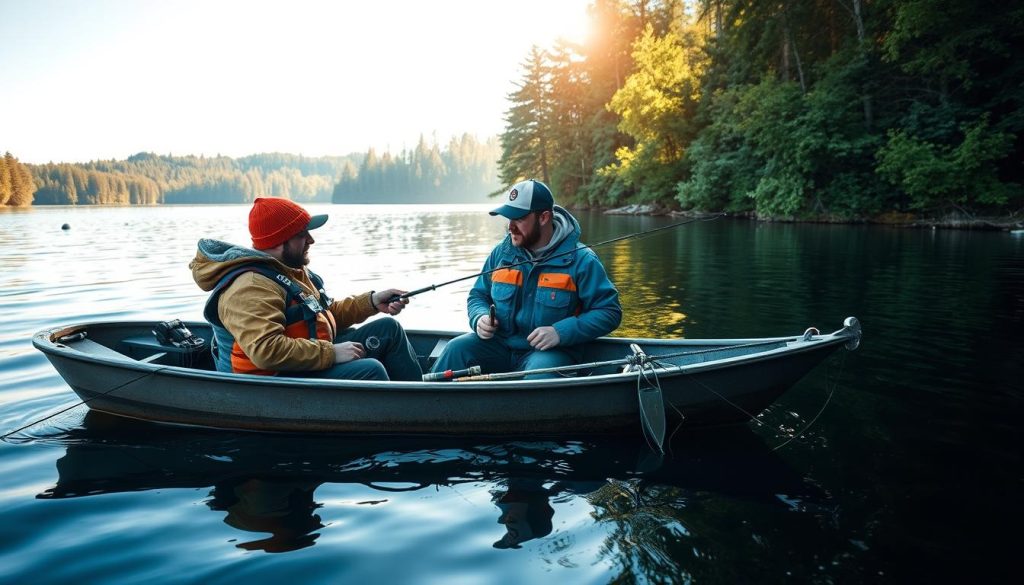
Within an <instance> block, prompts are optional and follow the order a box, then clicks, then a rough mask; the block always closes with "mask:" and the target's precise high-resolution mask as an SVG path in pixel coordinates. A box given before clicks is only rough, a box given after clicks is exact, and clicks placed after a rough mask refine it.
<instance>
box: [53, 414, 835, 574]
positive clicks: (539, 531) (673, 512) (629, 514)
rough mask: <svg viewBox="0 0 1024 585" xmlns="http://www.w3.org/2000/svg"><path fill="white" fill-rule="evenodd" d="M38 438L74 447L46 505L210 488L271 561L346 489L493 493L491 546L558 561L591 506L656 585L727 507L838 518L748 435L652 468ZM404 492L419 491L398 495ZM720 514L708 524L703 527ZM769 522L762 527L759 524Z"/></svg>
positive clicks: (597, 447) (507, 452)
mask: <svg viewBox="0 0 1024 585" xmlns="http://www.w3.org/2000/svg"><path fill="white" fill-rule="evenodd" d="M36 440H37V441H40V440H46V441H58V442H59V443H61V444H63V445H64V446H65V449H66V453H65V455H64V457H62V458H60V459H59V460H58V461H57V471H58V473H59V477H58V479H57V482H56V484H55V485H53V486H52V487H51V488H49V489H47V490H46V491H44V492H43V493H41V494H39V495H38V496H37V497H38V498H41V499H55V498H74V497H93V496H96V495H100V494H108V493H119V492H127V491H139V490H164V491H165V490H167V489H170V488H192V489H194V488H201V487H209V486H212V490H211V491H210V492H209V499H208V500H206V501H205V504H206V505H207V506H208V507H209V508H210V509H211V510H214V511H217V512H219V513H223V514H224V522H225V523H226V524H227V525H229V526H231V527H233V528H235V529H237V530H238V531H239V532H240V533H242V534H245V535H246V536H245V537H244V538H242V539H240V540H241V542H240V543H238V544H235V545H234V546H237V547H239V548H242V549H245V550H258V551H265V552H273V553H280V552H287V551H293V550H298V549H302V548H306V547H310V546H313V545H314V544H316V542H317V541H318V539H319V538H320V537H321V535H322V534H323V532H324V531H325V530H330V529H337V528H338V527H339V526H340V525H342V524H343V523H342V522H337V521H333V522H325V521H324V520H323V515H324V513H325V512H328V513H333V514H335V515H336V514H337V513H338V510H336V509H335V510H331V509H330V507H329V506H331V505H332V504H327V506H328V507H327V508H325V507H324V506H325V504H323V503H321V502H318V501H317V498H316V491H317V490H318V489H321V488H322V487H323V486H325V485H337V484H347V485H351V486H353V487H356V488H358V489H359V490H361V491H365V490H367V489H371V490H375V491H379V492H382V497H380V498H378V499H376V500H375V501H376V502H378V503H383V502H388V501H393V500H394V499H395V498H398V499H401V498H402V497H404V496H403V495H402V494H403V492H415V493H416V494H417V495H416V496H415V497H416V499H417V500H429V499H430V498H431V497H432V496H434V495H435V494H436V492H437V490H438V489H439V488H441V487H453V486H457V485H466V486H475V487H477V488H483V489H485V490H486V492H487V493H489V494H490V499H491V503H492V504H493V507H492V508H489V509H484V510H481V509H480V508H474V510H475V512H476V513H477V514H479V513H484V514H487V515H491V514H493V516H491V518H492V520H491V522H496V523H497V524H498V525H500V527H501V532H496V533H495V534H494V536H493V537H491V539H490V542H491V543H492V548H495V549H519V548H523V547H524V546H525V545H526V544H527V543H543V544H539V545H538V548H539V552H540V553H541V554H542V555H548V554H551V555H554V556H553V557H552V558H551V559H550V560H551V561H552V562H556V561H557V558H558V557H559V556H561V555H563V554H565V553H564V551H561V550H560V549H561V548H562V547H564V546H568V545H567V544H566V543H565V542H564V539H565V536H566V534H565V533H560V532H559V530H558V529H556V528H555V527H557V526H559V525H560V523H559V521H558V519H559V514H560V513H568V512H569V511H571V510H572V508H573V506H576V505H579V504H580V503H583V504H585V505H587V506H589V507H590V509H591V511H590V513H589V515H590V516H591V517H592V518H593V519H594V520H596V522H597V523H598V524H597V525H598V526H601V527H602V528H603V530H604V531H605V532H606V537H605V538H604V544H603V546H602V551H601V552H600V554H599V555H598V556H604V557H606V558H607V559H608V560H609V561H610V562H611V563H612V564H613V565H614V566H617V567H620V568H622V570H623V571H624V572H623V575H628V574H630V571H634V570H639V571H640V573H635V574H641V573H643V574H647V575H648V576H649V577H651V578H655V577H656V576H657V575H659V574H664V571H665V570H666V569H671V570H672V571H674V573H673V574H678V572H677V571H679V570H682V569H683V568H684V567H682V566H681V565H679V560H680V555H679V553H678V551H677V550H676V549H678V548H679V547H680V546H683V547H684V548H686V547H689V548H694V547H696V549H699V548H700V547H702V546H705V545H704V544H701V543H702V542H704V541H703V540H702V539H703V538H706V537H707V535H708V534H713V535H714V534H716V533H720V528H718V527H717V525H716V521H715V520H714V518H715V517H718V516H719V514H721V513H723V511H721V510H717V511H716V510H714V507H715V506H721V507H722V508H723V509H727V508H730V507H733V506H737V505H742V504H738V503H737V502H751V503H752V504H751V505H752V506H753V507H752V508H751V509H752V510H758V509H761V508H763V507H764V506H768V507H769V508H771V509H776V510H778V511H780V512H792V511H794V510H795V509H796V505H795V504H794V503H793V502H803V503H806V502H818V504H816V505H817V507H818V509H822V508H825V507H827V503H826V502H825V500H827V498H825V496H824V495H823V494H821V493H820V492H818V491H817V490H816V489H814V488H813V487H812V486H809V485H808V484H807V483H806V482H804V481H803V478H801V477H799V476H798V475H796V474H795V473H794V472H793V471H792V470H791V469H790V468H789V467H788V466H787V465H786V464H785V463H783V462H782V461H781V460H780V459H778V458H777V457H776V456H775V454H774V453H773V452H771V451H770V450H768V449H767V448H766V447H765V446H764V444H763V443H762V442H761V441H760V440H759V439H758V438H757V437H756V436H755V435H753V434H752V433H751V432H750V431H749V430H747V429H746V428H743V427H740V428H738V429H727V430H721V431H709V430H705V431H703V432H701V433H700V434H699V435H686V436H680V437H677V441H676V443H675V445H674V446H673V449H674V452H673V453H670V454H669V455H667V456H666V457H665V458H664V460H661V459H657V458H652V457H651V456H650V452H649V451H648V450H647V447H646V445H645V444H644V443H643V441H642V440H639V439H636V440H634V439H631V438H625V437H608V438H586V439H585V440H577V441H554V440H552V441H546V440H536V441H515V442H504V441H494V440H480V439H470V438H464V439H451V438H433V437H364V438H336V437H324V438H318V439H317V440H316V441H310V440H309V438H308V437H305V436H301V435H297V436H291V435H259V434H252V435H237V434H234V433H221V432H217V431H204V430H200V429H178V428H174V427H165V426H160V425H152V424H147V423H142V422H136V421H128V420H123V419H118V418H115V417H110V416H107V415H103V414H101V413H95V412H90V413H89V414H88V415H87V416H86V418H85V421H84V423H83V425H82V426H81V427H80V428H75V429H71V430H69V431H66V432H65V433H63V434H62V435H58V436H55V437H50V438H46V439H43V438H37V439H36ZM396 483H400V484H403V485H411V486H412V487H410V488H403V489H396V488H394V487H393V486H394V485H395V484H396ZM430 488H433V489H430ZM328 501H330V500H329V499H328ZM570 504H571V505H570ZM800 505H801V506H803V508H801V509H802V510H809V509H810V508H808V507H807V506H806V505H805V504H800ZM562 506H568V507H562ZM702 507H703V509H702ZM708 509H710V510H711V517H710V518H706V517H704V516H706V515H707V510H708ZM465 512H466V511H465V510H463V513H465ZM695 512H696V513H695ZM366 513H368V514H371V515H372V514H374V512H373V511H367V512H366ZM380 513H381V514H387V513H389V512H387V511H386V510H385V509H382V510H381V512H380ZM392 513H393V512H392ZM362 518H363V519H364V520H365V519H366V516H363V517H362ZM335 519H336V518H335ZM565 521H566V520H565V519H564V518H563V520H562V522H561V525H564V523H565ZM758 524H759V523H758V522H757V521H756V520H755V519H753V518H752V519H751V526H757V525H758ZM694 526H702V527H703V528H701V529H695V528H693V527H694ZM705 530H706V532H705ZM251 533H258V534H259V535H266V536H258V537H253V536H252V534H251ZM750 537H751V535H750V534H745V535H742V536H740V537H738V538H742V539H746V538H750ZM730 538H736V537H735V536H730ZM232 542H234V539H232ZM683 556H684V557H685V556H686V555H683ZM691 560H692V562H693V563H696V565H698V566H690V567H689V568H688V569H687V570H689V571H691V572H695V573H700V572H701V570H702V569H701V568H700V567H699V565H702V564H704V563H712V564H714V563H713V562H712V561H711V560H709V559H706V558H693V559H691ZM705 569H706V567H705Z"/></svg>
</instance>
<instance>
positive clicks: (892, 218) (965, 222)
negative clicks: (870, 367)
mask: <svg viewBox="0 0 1024 585" xmlns="http://www.w3.org/2000/svg"><path fill="white" fill-rule="evenodd" d="M579 209H595V210H599V211H601V212H602V213H604V214H606V215H649V216H661V215H664V216H671V217H706V216H712V215H716V214H717V212H704V211H679V210H673V209H668V208H665V207H660V206H657V205H626V206H622V207H612V208H600V207H589V208H588V207H580V208H579ZM727 217H733V218H742V219H749V220H752V221H758V222H763V223H831V224H848V225H852V224H866V225H881V226H889V227H897V228H930V229H939V228H942V229H955V230H982V231H1005V232H1008V231H1014V230H1021V229H1024V217H1020V216H1016V215H1008V216H970V215H968V214H966V213H961V212H957V213H948V214H946V215H945V216H924V215H914V214H911V213H896V212H892V213H886V214H882V215H879V216H875V217H871V218H863V217H861V218H842V217H833V216H819V217H807V218H792V217H759V216H757V215H756V214H754V213H752V212H743V213H729V214H727Z"/></svg>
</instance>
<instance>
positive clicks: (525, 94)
mask: <svg viewBox="0 0 1024 585" xmlns="http://www.w3.org/2000/svg"><path fill="white" fill-rule="evenodd" d="M522 67H523V77H522V79H521V81H520V82H519V83H518V84H517V87H518V89H517V90H516V91H514V92H512V93H510V94H509V95H508V99H509V101H510V102H512V105H511V107H510V108H509V109H508V111H507V112H506V115H505V122H506V129H505V132H503V133H502V135H501V148H502V153H501V159H500V160H499V162H498V164H499V168H500V172H499V176H500V178H501V181H502V183H503V184H505V185H511V184H514V183H516V182H518V181H521V180H524V179H530V178H533V179H538V180H541V181H543V182H545V183H549V182H550V180H551V178H550V175H549V167H548V163H549V161H548V158H549V156H550V155H549V148H550V147H551V138H552V118H553V116H554V111H553V110H554V99H553V95H552V91H551V85H550V75H551V72H550V64H549V62H548V56H547V53H546V52H545V51H542V50H540V49H539V48H537V47H536V46H534V47H533V48H532V49H531V50H530V54H529V56H527V58H526V61H525V62H524V63H523V64H522Z"/></svg>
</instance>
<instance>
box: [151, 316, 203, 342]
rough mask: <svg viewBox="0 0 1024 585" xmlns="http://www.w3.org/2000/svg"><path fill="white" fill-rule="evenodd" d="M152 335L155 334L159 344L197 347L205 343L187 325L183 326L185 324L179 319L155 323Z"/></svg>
mask: <svg viewBox="0 0 1024 585" xmlns="http://www.w3.org/2000/svg"><path fill="white" fill-rule="evenodd" d="M153 335H154V336H156V340H157V341H159V342H160V345H171V346H174V347H180V348H182V349H199V348H201V347H203V343H205V340H204V339H203V338H202V337H196V336H195V334H193V333H192V332H191V331H189V330H188V327H185V324H184V323H182V322H181V319H171V320H170V321H163V322H161V323H157V324H156V327H155V328H154V329H153Z"/></svg>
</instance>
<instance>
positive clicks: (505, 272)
mask: <svg viewBox="0 0 1024 585" xmlns="http://www.w3.org/2000/svg"><path fill="white" fill-rule="evenodd" d="M491 281H493V282H503V283H505V284H514V285H516V286H523V273H522V272H519V271H518V270H510V269H508V268H502V269H500V270H495V271H494V272H492V273H491Z"/></svg>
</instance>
